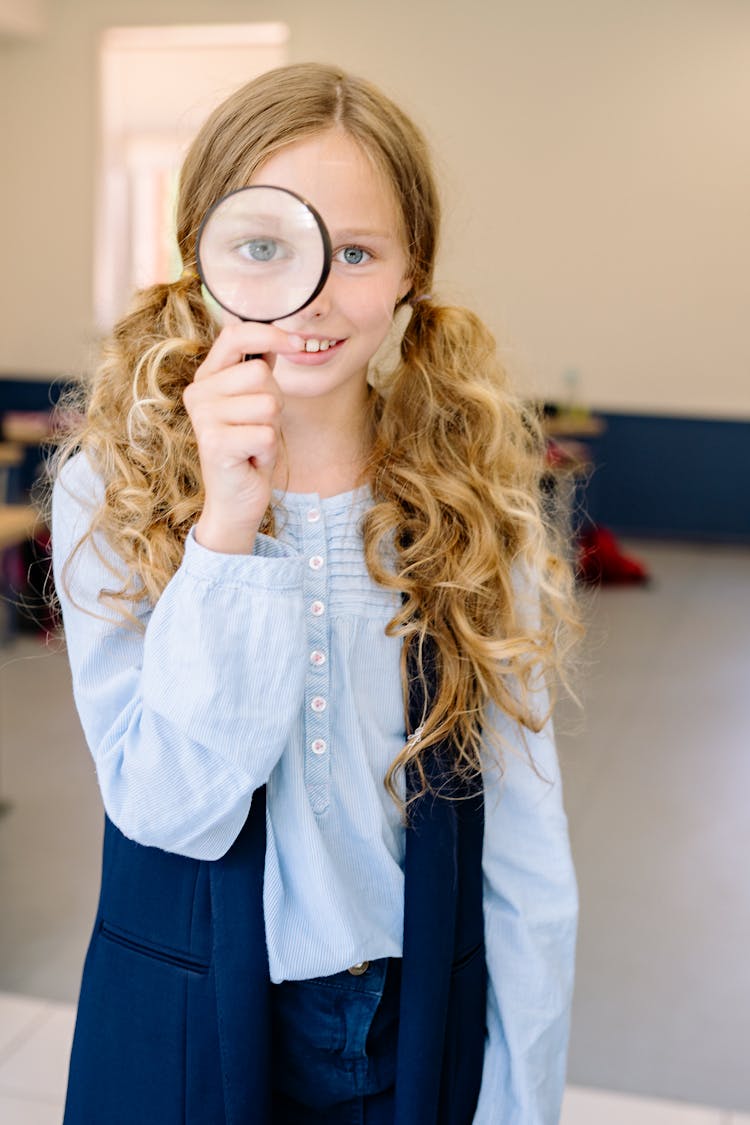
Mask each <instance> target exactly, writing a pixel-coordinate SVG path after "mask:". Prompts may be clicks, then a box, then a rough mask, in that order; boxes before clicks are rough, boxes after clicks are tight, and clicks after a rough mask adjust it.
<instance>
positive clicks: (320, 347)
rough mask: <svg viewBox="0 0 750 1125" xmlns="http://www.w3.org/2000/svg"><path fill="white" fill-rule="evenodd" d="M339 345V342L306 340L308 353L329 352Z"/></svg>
mask: <svg viewBox="0 0 750 1125" xmlns="http://www.w3.org/2000/svg"><path fill="white" fill-rule="evenodd" d="M336 343H338V341H337V340H305V351H306V352H327V351H328V349H329V348H332V347H333V346H334V344H336Z"/></svg>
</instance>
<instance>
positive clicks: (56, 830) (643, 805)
mask: <svg viewBox="0 0 750 1125" xmlns="http://www.w3.org/2000/svg"><path fill="white" fill-rule="evenodd" d="M626 546H627V547H628V549H629V550H632V551H634V552H635V553H637V554H638V555H639V556H640V557H641V558H642V559H644V560H645V561H647V562H648V564H649V566H650V568H651V570H652V573H653V576H654V581H653V583H652V585H651V586H649V587H648V588H635V589H625V588H608V589H603V590H600V591H597V592H596V593H595V594H594V595H593V596H591V597H590V598H589V599H588V602H589V605H588V612H589V617H590V634H589V639H588V642H587V653H586V667H585V669H584V672H583V674H582V678H581V689H582V692H583V694H584V697H585V708H584V711H583V714H582V715H579V714H576V713H574V712H572V711H571V710H570V709H569V708H568V709H566V711H565V713H564V714H562V715H561V716H560V719H559V720H558V740H559V744H560V752H561V759H562V763H563V772H564V777H565V785H566V800H567V807H568V814H569V818H570V826H571V836H572V840H573V849H574V853H575V857H576V864H577V869H578V876H579V884H580V892H581V908H582V913H581V930H580V940H579V958H578V980H577V989H576V1000H575V1007H574V1020H573V1036H572V1043H571V1056H570V1073H569V1077H570V1081H571V1082H572V1083H575V1084H578V1085H580V1086H586V1087H600V1088H602V1089H608V1090H621V1091H625V1092H629V1093H637V1094H642V1095H646V1096H649V1097H664V1098H672V1099H675V1100H678V1101H680V1102H691V1103H700V1104H703V1105H711V1106H718V1107H723V1108H726V1109H736V1110H750V1066H749V1065H748V1048H749V1047H750V956H748V949H749V948H750V863H749V860H748V857H749V856H750V816H748V793H749V792H750V550H744V549H740V548H736V549H735V548H717V547H693V546H691V547H684V546H665V545H655V544H627V545H626ZM0 795H2V797H3V798H4V799H5V800H6V801H7V802H8V805H9V807H8V809H7V811H6V812H5V814H4V815H2V816H0V904H1V905H0V991H5V992H11V993H22V994H25V995H28V996H36V997H43V998H47V999H53V1000H63V1001H70V1000H73V999H74V998H75V994H76V991H77V987H78V979H79V975H80V968H81V962H82V958H83V954H84V950H85V944H86V941H87V937H88V929H89V925H90V922H91V919H92V916H93V912H94V909H95V900H96V890H97V876H98V864H99V847H100V839H101V814H100V809H99V800H98V794H97V789H96V782H95V778H94V774H93V769H92V767H91V764H90V761H89V758H88V753H87V751H86V749H85V747H84V745H83V742H82V738H81V735H80V732H79V728H78V724H77V721H76V717H75V713H74V711H73V707H72V702H71V699H70V688H69V681H68V673H67V665H66V660H65V654H64V652H63V650H62V647H61V646H60V645H56V646H55V645H52V646H43V645H41V644H40V643H39V642H37V641H36V640H31V639H24V640H20V641H16V642H14V643H13V645H12V646H11V647H10V648H5V649H3V650H0Z"/></svg>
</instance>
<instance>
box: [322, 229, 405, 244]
mask: <svg viewBox="0 0 750 1125" xmlns="http://www.w3.org/2000/svg"><path fill="white" fill-rule="evenodd" d="M395 234H396V232H395V231H391V230H366V229H364V228H363V229H361V230H357V229H355V228H353V227H350V228H346V229H344V230H338V231H331V238H332V239H333V241H334V242H346V241H347V239H351V240H352V241H356V240H357V239H358V238H393V237H394V236H395Z"/></svg>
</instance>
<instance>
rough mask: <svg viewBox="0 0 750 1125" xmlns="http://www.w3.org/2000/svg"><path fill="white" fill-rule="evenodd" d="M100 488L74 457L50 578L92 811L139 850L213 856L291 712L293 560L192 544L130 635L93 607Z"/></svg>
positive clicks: (297, 649) (271, 545)
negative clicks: (92, 523)
mask: <svg viewBox="0 0 750 1125" xmlns="http://www.w3.org/2000/svg"><path fill="white" fill-rule="evenodd" d="M98 494H100V485H99V484H98V482H97V480H96V478H95V477H94V476H93V474H92V472H91V469H90V467H89V465H88V462H87V461H86V459H85V458H84V457H83V455H81V454H79V455H78V456H77V457H76V458H74V459H73V461H71V462H69V463H68V465H67V466H66V467H65V470H64V471H63V474H62V476H61V478H60V479H59V480H58V481H57V483H56V486H55V490H54V496H53V518H52V536H53V568H54V575H55V583H56V587H57V591H58V596H59V598H60V602H61V606H62V612H63V622H64V627H65V636H66V641H67V647H68V653H69V659H70V665H71V671H72V678H73V690H74V695H75V700H76V705H77V707H78V712H79V715H80V719H81V723H82V726H83V730H84V733H85V736H86V740H87V742H88V745H89V748H90V750H91V753H92V755H93V758H94V762H95V764H96V770H97V775H98V780H99V784H100V788H101V791H102V796H103V800H104V805H105V808H106V810H107V813H108V815H109V816H110V818H111V819H112V820H113V821H114V823H115V824H116V825H117V826H118V827H119V828H120V830H121V831H122V832H123V833H124V834H125V835H126V836H128V837H130V838H131V839H134V840H137V841H138V842H139V843H143V844H147V845H153V846H156V847H160V848H163V849H165V850H168V851H173V852H177V853H180V854H183V855H188V856H193V857H196V858H201V859H214V858H217V857H218V856H220V855H222V854H224V852H225V851H227V850H228V848H229V847H230V846H231V844H232V842H233V841H234V839H235V838H236V836H237V834H238V833H239V831H240V829H241V827H242V825H243V823H244V821H245V819H246V816H247V812H248V809H249V807H250V802H251V799H252V794H253V792H254V791H255V790H256V789H257V788H258V787H259V786H260V785H262V784H264V783H265V782H266V780H267V779H268V777H269V775H270V773H271V771H272V769H273V768H274V766H275V764H276V762H277V761H278V759H279V757H280V755H281V753H282V751H283V749H284V747H285V745H286V744H287V742H288V741H289V737H290V731H291V729H292V726H293V724H294V722H295V720H296V717H297V715H298V713H299V711H300V707H301V706H302V701H303V698H304V682H305V672H306V661H305V658H304V651H305V649H304V643H303V642H304V634H303V616H304V615H303V609H302V571H301V567H302V564H301V560H300V559H299V557H298V556H297V555H295V554H294V552H292V551H290V550H289V549H288V548H285V547H284V546H283V545H281V544H279V543H277V542H276V541H274V540H270V539H266V538H265V537H259V541H258V544H257V546H256V554H255V555H253V556H225V555H220V554H216V553H213V552H211V551H207V550H205V549H204V548H202V547H200V546H199V544H198V543H197V542H195V540H194V539H193V537H192V534H191V536H190V537H189V538H188V541H187V543H186V549H185V555H184V559H183V562H182V564H181V566H180V568H179V570H178V571H177V573H176V574H175V575H174V577H173V579H172V580H171V582H170V583H169V585H168V586H167V588H166V589H165V591H164V593H163V594H162V596H161V597H160V598H159V600H158V602H157V604H156V606H155V607H154V608H153V609H152V610H148V611H147V610H143V609H141V608H139V607H136V610H135V612H136V614H137V616H138V618H139V624H140V626H141V627H142V628H141V629H140V630H139V629H137V628H135V627H134V626H133V625H132V624H130V625H128V624H127V623H123V622H122V619H121V618H120V617H119V616H118V615H117V614H116V613H115V612H114V611H112V610H109V609H107V608H104V607H103V606H102V604H101V603H100V602H99V601H98V595H99V592H100V590H102V589H113V588H116V585H117V573H118V571H119V572H120V573H121V572H122V563H121V562H120V561H119V560H118V559H117V557H116V556H115V555H113V554H112V552H111V551H110V550H109V549H108V548H107V546H106V545H105V544H104V543H102V542H101V541H96V542H95V543H92V542H91V541H90V540H89V541H88V542H86V543H85V544H84V546H83V547H82V549H81V550H79V551H77V552H76V551H75V550H74V548H75V545H76V544H77V543H78V541H79V539H80V538H81V537H82V535H83V534H84V532H85V530H86V528H87V525H88V522H89V520H90V517H91V512H92V508H93V506H94V505H95V504H96V502H97V495H98Z"/></svg>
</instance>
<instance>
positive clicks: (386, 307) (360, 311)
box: [348, 282, 399, 332]
mask: <svg viewBox="0 0 750 1125" xmlns="http://www.w3.org/2000/svg"><path fill="white" fill-rule="evenodd" d="M398 290H399V286H398V283H396V282H394V283H380V284H378V285H372V286H362V288H361V289H357V290H354V291H353V292H351V293H350V294H349V300H348V311H349V315H350V317H351V318H352V319H353V320H356V321H357V323H358V324H359V326H360V328H361V329H363V330H372V331H373V332H384V331H386V330H387V329H388V327H389V326H390V324H391V322H392V320H393V316H394V313H395V309H396V304H397V303H398V300H399V292H398Z"/></svg>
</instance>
